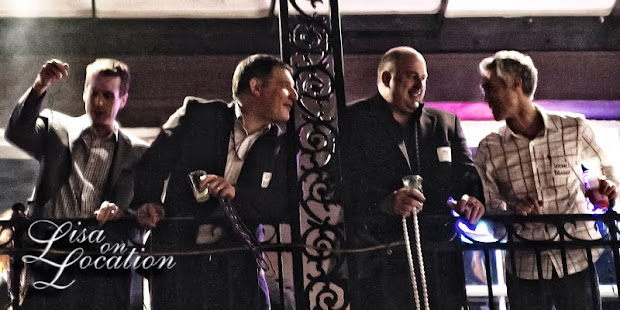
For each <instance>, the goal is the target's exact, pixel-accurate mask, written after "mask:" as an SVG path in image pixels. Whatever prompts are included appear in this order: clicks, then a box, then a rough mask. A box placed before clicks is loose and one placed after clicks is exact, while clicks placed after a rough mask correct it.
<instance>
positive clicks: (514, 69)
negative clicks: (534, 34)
mask: <svg viewBox="0 0 620 310" xmlns="http://www.w3.org/2000/svg"><path fill="white" fill-rule="evenodd" d="M492 72H495V74H497V76H498V77H500V78H501V79H502V80H503V81H504V82H505V83H510V82H512V80H513V78H515V77H518V78H520V79H521V81H522V82H523V83H522V84H523V86H522V88H521V89H522V90H523V93H524V94H526V95H528V96H529V97H530V98H532V97H534V92H535V91H536V86H537V84H538V69H536V67H535V66H534V61H532V58H530V56H527V55H525V54H523V53H520V52H517V51H506V50H504V51H499V52H497V53H495V55H493V56H491V57H487V58H485V59H483V60H482V61H481V62H480V74H481V75H482V76H485V77H489V76H490V75H491V73H492Z"/></svg>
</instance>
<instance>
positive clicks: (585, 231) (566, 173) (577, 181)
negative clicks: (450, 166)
mask: <svg viewBox="0 0 620 310" xmlns="http://www.w3.org/2000/svg"><path fill="white" fill-rule="evenodd" d="M536 109H537V110H538V111H539V112H540V113H541V115H542V117H543V121H544V130H543V132H541V134H540V135H539V136H537V137H536V138H534V139H532V140H530V139H528V138H526V137H524V136H521V135H518V134H515V133H514V132H513V131H512V130H511V129H510V128H508V126H503V127H502V128H500V130H499V132H498V133H491V134H489V135H488V136H486V137H485V138H484V139H483V140H482V141H481V142H480V145H479V146H478V151H477V154H476V157H475V163H476V167H477V168H478V171H479V173H480V177H481V179H482V183H483V186H484V195H485V199H486V206H487V213H493V212H509V213H511V212H514V210H515V207H516V206H517V204H518V203H519V201H524V200H527V198H532V199H536V200H537V201H542V205H541V206H542V214H578V213H591V212H590V211H589V210H588V208H587V201H586V197H585V194H584V191H585V189H584V185H583V181H582V169H581V165H582V164H583V165H584V166H586V167H588V168H589V169H590V171H597V169H598V170H599V171H600V172H601V173H602V175H605V176H606V177H607V178H608V179H612V180H613V181H615V178H614V175H613V167H612V165H611V163H610V162H609V161H608V160H607V158H606V157H605V155H604V153H603V151H602V149H601V148H600V146H599V145H598V144H597V143H596V141H595V139H594V133H593V131H592V129H591V128H590V126H589V125H588V124H587V123H586V120H585V119H584V118H583V117H580V116H578V115H575V114H569V113H566V114H556V113H550V112H546V111H545V110H543V109H542V108H540V107H538V106H536ZM565 228H566V231H567V233H568V234H569V235H570V236H573V237H576V238H579V239H585V240H593V239H599V238H601V235H600V233H599V231H598V230H597V228H596V225H595V223H594V222H578V223H576V225H566V226H565ZM515 229H516V232H517V233H518V234H519V235H520V236H522V237H524V238H527V239H530V240H559V235H558V233H557V229H556V228H555V227H554V226H552V225H545V224H543V223H528V224H527V225H524V226H515ZM569 239H570V238H567V240H569ZM601 251H602V250H601V249H593V250H592V255H593V260H595V261H596V260H597V259H598V257H599V256H600V252H601ZM514 256H515V257H514V259H515V263H516V264H515V265H516V276H517V277H519V278H523V279H538V268H537V264H536V256H535V252H534V250H531V251H529V250H521V251H515V253H514ZM507 259H508V262H509V263H508V264H507V266H511V264H510V259H511V258H510V257H508V258H507ZM566 261H567V270H568V273H569V274H573V273H576V272H579V271H582V270H584V269H585V268H587V267H588V261H587V253H586V250H581V249H570V250H567V251H566ZM541 266H542V275H543V278H545V279H550V278H551V275H552V271H553V270H554V269H555V271H556V272H557V274H558V276H560V277H563V276H564V272H563V264H562V256H561V252H560V250H555V249H553V250H543V251H541ZM508 271H509V272H512V270H511V268H508Z"/></svg>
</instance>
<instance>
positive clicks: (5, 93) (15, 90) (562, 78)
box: [0, 14, 620, 127]
mask: <svg viewBox="0 0 620 310" xmlns="http://www.w3.org/2000/svg"><path fill="white" fill-rule="evenodd" d="M342 37H343V51H344V62H345V63H344V68H345V89H346V97H347V100H348V101H354V100H357V99H360V98H362V97H364V96H367V95H370V94H372V93H374V92H375V68H376V64H377V61H378V59H379V57H380V55H381V54H382V53H383V52H384V51H385V50H387V49H388V48H390V47H392V46H396V45H410V46H413V47H416V48H418V49H419V50H420V51H421V52H423V53H424V54H425V56H426V58H427V62H428V68H429V74H430V79H429V90H428V95H427V101H457V102H472V101H480V100H481V95H480V91H479V87H478V84H479V78H478V72H477V66H478V62H479V61H480V60H481V59H482V58H484V57H486V56H488V55H490V54H492V53H493V52H495V51H497V50H500V49H517V50H521V51H524V52H527V53H528V54H530V55H531V56H532V57H533V59H534V61H535V63H536V65H537V66H538V67H539V71H540V85H539V88H538V92H537V95H536V97H537V99H556V100H618V99H620V87H618V85H619V84H620V83H619V82H620V79H619V76H620V73H619V72H620V23H619V22H618V17H617V16H615V15H613V14H612V15H611V16H608V17H605V18H598V17H571V18H569V17H564V18H559V17H553V18H552V17H547V18H542V17H539V18H510V19H502V18H467V19H443V18H440V17H438V16H434V15H395V16H343V18H342ZM278 42H279V34H278V28H277V23H276V20H275V19H273V18H264V19H244V20H226V19H223V20H199V19H141V20H135V19H126V20H125V19H95V18H93V19H0V68H2V71H3V74H2V75H0V126H1V127H4V126H5V124H6V120H7V119H8V116H9V113H10V110H11V109H12V107H13V105H14V103H15V102H16V100H17V99H18V98H19V97H20V96H21V94H22V93H23V92H24V91H25V90H26V89H27V88H28V87H29V86H30V85H31V84H32V82H33V80H34V78H35V76H36V73H37V72H38V70H39V68H40V66H41V65H42V64H43V63H44V62H45V61H46V60H47V59H50V58H59V59H62V60H63V61H66V62H68V63H69V64H70V65H71V75H70V76H69V78H68V79H67V80H66V81H65V82H63V83H61V84H60V85H58V86H56V88H55V89H52V91H51V94H53V95H54V96H53V99H54V101H53V108H54V109H56V110H59V111H62V112H66V113H68V114H72V115H78V114H81V113H82V112H83V107H82V103H81V91H82V88H83V81H84V68H85V66H86V64H88V63H89V62H90V61H92V60H93V59H94V58H95V57H102V56H104V57H116V58H119V59H121V60H124V61H126V62H127V63H128V64H129V65H130V67H131V69H132V73H133V79H132V86H131V90H130V102H129V104H128V106H127V108H126V109H125V111H123V112H122V113H121V114H120V116H119V119H120V121H121V123H122V124H123V125H124V126H128V127H137V126H159V125H161V123H162V122H163V121H164V120H165V119H166V118H167V117H168V115H169V114H170V113H172V112H173V111H174V110H175V109H176V108H177V107H178V106H180V104H181V102H182V100H183V97H184V96H186V95H196V96H203V97H208V98H221V99H226V100H228V99H230V77H231V75H232V71H233V69H234V66H235V64H236V62H237V61H239V60H240V59H242V58H243V57H245V56H247V55H249V54H252V53H256V52H262V53H270V54H276V55H277V54H278V53H279V43H278Z"/></svg>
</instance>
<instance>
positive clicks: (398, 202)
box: [381, 187, 426, 217]
mask: <svg viewBox="0 0 620 310" xmlns="http://www.w3.org/2000/svg"><path fill="white" fill-rule="evenodd" d="M424 201H426V198H425V197H424V195H423V194H422V193H421V192H420V191H419V190H417V189H413V188H404V187H403V188H401V189H398V190H395V191H394V192H392V193H391V194H390V195H388V196H387V197H386V198H385V200H384V201H383V203H382V204H381V208H382V209H383V211H385V212H387V213H389V214H393V215H399V216H403V217H408V216H409V215H411V214H413V210H418V211H422V207H423V205H424Z"/></svg>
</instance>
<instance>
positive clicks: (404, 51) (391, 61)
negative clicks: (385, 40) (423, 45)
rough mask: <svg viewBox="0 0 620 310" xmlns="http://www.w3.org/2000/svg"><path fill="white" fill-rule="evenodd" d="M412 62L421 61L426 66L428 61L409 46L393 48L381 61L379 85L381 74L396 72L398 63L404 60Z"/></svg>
mask: <svg viewBox="0 0 620 310" xmlns="http://www.w3.org/2000/svg"><path fill="white" fill-rule="evenodd" d="M403 59H404V60H410V59H416V60H418V61H421V62H422V63H424V65H425V66H426V61H425V60H424V56H422V54H420V52H418V51H417V50H415V49H414V48H412V47H409V46H397V47H393V48H391V49H390V50H388V51H387V52H385V54H383V57H381V61H379V66H378V68H377V84H380V83H381V74H382V72H384V71H388V72H392V73H393V72H394V70H395V68H396V66H398V63H400V62H401V61H402V60H403Z"/></svg>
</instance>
